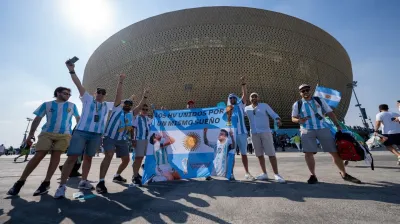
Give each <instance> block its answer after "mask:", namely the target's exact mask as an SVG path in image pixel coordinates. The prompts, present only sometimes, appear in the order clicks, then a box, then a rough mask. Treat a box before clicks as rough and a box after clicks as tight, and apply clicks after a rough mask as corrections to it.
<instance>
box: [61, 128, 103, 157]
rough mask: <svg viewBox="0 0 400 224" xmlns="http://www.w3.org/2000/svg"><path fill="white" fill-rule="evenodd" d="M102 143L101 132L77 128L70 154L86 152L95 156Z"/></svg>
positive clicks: (72, 139)
mask: <svg viewBox="0 0 400 224" xmlns="http://www.w3.org/2000/svg"><path fill="white" fill-rule="evenodd" d="M100 145H101V134H99V133H95V132H88V131H80V130H75V131H74V134H72V138H71V143H70V146H69V148H68V152H67V155H68V156H80V155H82V153H84V154H85V155H87V156H90V157H93V156H94V155H95V154H96V151H97V149H99V148H100Z"/></svg>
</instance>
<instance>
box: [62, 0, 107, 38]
mask: <svg viewBox="0 0 400 224" xmlns="http://www.w3.org/2000/svg"><path fill="white" fill-rule="evenodd" d="M61 7H62V8H61V10H62V12H63V13H64V16H65V18H66V20H67V21H68V24H70V25H71V26H74V28H75V29H78V31H79V32H82V34H85V35H96V34H98V33H99V32H103V31H105V30H107V29H109V28H110V27H111V25H112V19H113V16H112V9H111V5H110V1H109V0H64V1H62V4H61Z"/></svg>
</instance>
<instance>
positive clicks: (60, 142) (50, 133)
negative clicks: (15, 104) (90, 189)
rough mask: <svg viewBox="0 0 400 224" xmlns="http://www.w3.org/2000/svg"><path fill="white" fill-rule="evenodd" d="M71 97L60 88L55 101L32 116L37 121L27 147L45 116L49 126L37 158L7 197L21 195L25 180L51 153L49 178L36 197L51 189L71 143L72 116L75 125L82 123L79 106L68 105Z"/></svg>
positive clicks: (65, 89)
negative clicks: (51, 180)
mask: <svg viewBox="0 0 400 224" xmlns="http://www.w3.org/2000/svg"><path fill="white" fill-rule="evenodd" d="M70 96H71V90H70V89H69V88H65V87H58V88H57V89H56V90H55V91H54V97H55V98H56V100H53V101H49V102H45V103H43V104H42V105H40V106H39V108H38V109H36V110H35V112H33V113H34V114H35V115H36V117H35V119H34V120H33V122H32V126H31V130H30V132H29V135H28V137H27V138H26V139H27V140H26V141H27V144H28V142H29V141H30V140H31V139H32V138H34V134H35V131H36V129H37V127H38V126H39V124H40V121H41V120H42V118H43V117H44V116H46V123H45V125H44V126H43V127H42V132H41V133H40V135H39V139H38V142H37V144H36V153H35V155H34V156H33V158H32V159H31V160H30V161H29V162H28V164H27V165H26V167H25V169H24V172H23V173H22V175H21V177H20V178H19V180H18V181H17V182H16V183H15V184H14V186H13V187H12V188H11V189H10V190H9V191H8V193H7V194H8V195H17V194H18V193H19V191H20V190H21V188H22V186H23V185H24V184H25V180H26V178H28V176H29V175H30V174H31V173H32V171H33V170H35V168H36V167H37V166H38V165H39V163H40V162H41V161H42V159H43V158H44V157H45V156H46V155H47V154H48V153H49V151H51V158H50V164H49V168H48V169H47V174H46V177H45V179H44V181H43V182H42V184H41V185H40V186H39V188H38V189H37V190H36V191H35V193H34V194H33V196H37V195H41V194H45V193H47V192H48V190H49V189H50V179H51V177H52V176H53V174H54V172H55V171H56V169H57V166H58V164H59V163H60V156H61V154H62V153H64V152H65V150H67V147H68V145H69V143H70V139H71V131H72V130H71V126H72V116H74V117H75V119H76V122H79V113H78V109H77V107H76V105H75V104H73V103H71V102H68V100H69V98H70Z"/></svg>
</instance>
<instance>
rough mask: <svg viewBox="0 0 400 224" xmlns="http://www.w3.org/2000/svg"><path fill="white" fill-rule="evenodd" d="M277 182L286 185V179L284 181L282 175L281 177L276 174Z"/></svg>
mask: <svg viewBox="0 0 400 224" xmlns="http://www.w3.org/2000/svg"><path fill="white" fill-rule="evenodd" d="M275 180H276V181H277V182H278V183H286V181H285V179H283V177H282V176H281V175H279V174H275Z"/></svg>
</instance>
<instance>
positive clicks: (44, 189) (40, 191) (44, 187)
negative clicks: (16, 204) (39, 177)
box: [33, 181, 50, 196]
mask: <svg viewBox="0 0 400 224" xmlns="http://www.w3.org/2000/svg"><path fill="white" fill-rule="evenodd" d="M49 189H50V181H43V182H42V183H41V184H40V186H39V188H38V189H37V190H36V191H35V193H33V196H38V195H42V194H47V192H49Z"/></svg>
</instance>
